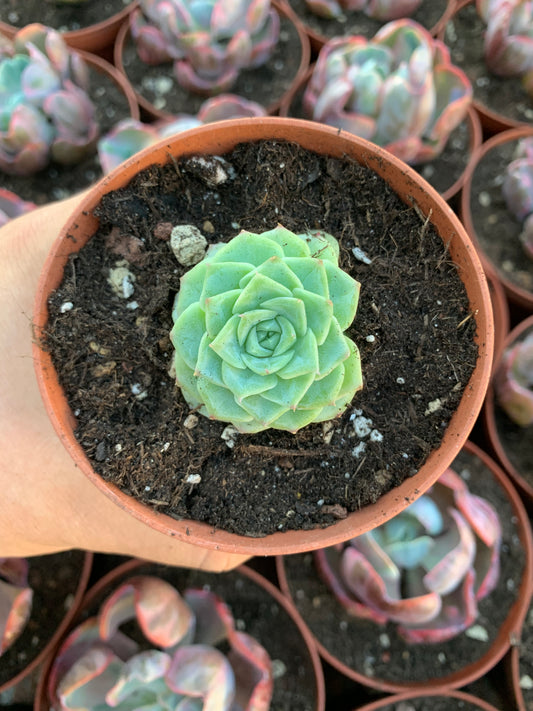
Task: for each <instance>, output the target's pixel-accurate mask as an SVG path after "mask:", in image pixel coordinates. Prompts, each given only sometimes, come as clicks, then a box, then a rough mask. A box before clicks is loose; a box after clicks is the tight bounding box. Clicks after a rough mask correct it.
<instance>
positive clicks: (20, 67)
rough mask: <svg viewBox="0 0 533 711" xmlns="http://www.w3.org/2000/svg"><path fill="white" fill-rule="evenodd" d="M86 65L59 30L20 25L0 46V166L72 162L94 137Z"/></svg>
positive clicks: (14, 170) (31, 167) (23, 171)
mask: <svg viewBox="0 0 533 711" xmlns="http://www.w3.org/2000/svg"><path fill="white" fill-rule="evenodd" d="M87 82H88V70H87V67H86V65H85V63H84V62H83V60H82V59H81V57H80V56H79V55H78V54H77V53H75V52H72V51H71V50H70V49H69V48H68V46H67V45H66V44H65V42H64V40H63V39H62V37H61V35H60V34H59V33H58V32H56V31H55V30H52V29H50V28H46V27H44V26H43V25H39V24H33V25H28V26H26V27H24V28H23V29H22V30H20V31H19V32H18V33H17V34H16V35H15V38H14V40H13V42H12V43H11V44H9V43H7V42H6V43H3V44H2V49H1V51H0V170H3V171H4V172H5V173H9V174H14V175H30V174H32V173H35V172H38V171H39V170H42V169H43V168H44V167H46V165H48V163H49V162H50V160H55V161H56V162H58V163H63V164H71V163H76V162H78V161H79V160H81V159H82V158H84V157H85V156H86V155H88V154H90V153H93V152H94V150H95V148H96V140H97V137H98V125H97V123H96V121H95V117H94V106H93V104H92V102H91V100H90V98H89V96H88V94H87V87H88V83H87Z"/></svg>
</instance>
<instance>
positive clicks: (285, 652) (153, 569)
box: [84, 563, 317, 711]
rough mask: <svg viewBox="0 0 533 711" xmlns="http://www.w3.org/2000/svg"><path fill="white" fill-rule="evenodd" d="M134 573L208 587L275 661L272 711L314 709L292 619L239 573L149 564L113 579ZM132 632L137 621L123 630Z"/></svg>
mask: <svg viewBox="0 0 533 711" xmlns="http://www.w3.org/2000/svg"><path fill="white" fill-rule="evenodd" d="M133 575H156V576H159V577H161V578H163V579H165V580H167V581H168V582H170V583H171V584H172V585H174V586H175V587H176V588H177V589H178V590H179V591H180V592H182V593H183V591H184V590H185V589H187V588H206V589H209V590H211V591H212V592H214V593H215V594H217V595H218V596H219V597H221V598H222V599H223V600H224V601H225V602H226V603H227V604H228V606H229V608H230V610H231V612H232V614H233V617H234V619H235V622H236V627H237V629H239V630H241V631H242V632H247V633H248V634H250V635H251V636H252V637H254V639H256V640H257V641H258V642H259V643H260V644H261V645H262V646H263V647H264V648H265V649H266V651H267V652H268V655H269V657H270V659H271V660H272V662H273V674H274V690H273V696H272V702H271V705H270V708H271V709H272V711H315V709H316V704H317V685H316V677H315V672H314V668H313V662H312V658H311V656H310V654H309V650H308V648H307V646H306V644H305V641H304V639H303V638H302V635H301V633H300V630H299V629H298V627H297V625H296V623H295V622H294V620H293V619H292V618H291V616H290V615H289V614H288V613H287V611H286V610H285V609H284V608H283V607H282V606H281V605H280V604H279V603H278V602H277V601H276V600H275V599H274V598H273V597H272V596H271V595H270V594H269V593H268V592H267V591H266V590H265V589H263V588H262V587H261V586H260V585H258V584H257V583H256V582H254V581H253V580H250V579H249V578H248V577H246V576H245V575H244V574H242V573H240V572H239V571H238V570H237V571H231V572H228V573H206V572H202V571H197V570H186V569H184V568H176V567H170V566H164V565H157V564H151V563H147V564H144V565H142V566H141V567H139V568H135V570H134V571H133V572H129V573H125V574H124V575H123V576H122V577H121V578H119V579H117V581H116V583H113V589H114V588H115V587H116V586H117V585H118V584H119V583H120V581H121V580H125V579H127V578H130V577H132V576H133ZM111 591H112V589H111V588H109V589H104V590H103V591H102V592H101V594H100V595H99V596H97V597H96V598H94V599H93V600H91V606H90V609H89V610H88V611H86V612H85V613H84V616H87V615H88V614H90V615H92V614H95V613H96V611H97V610H98V608H99V606H100V605H101V603H102V602H103V600H104V599H105V598H106V597H107V596H108V595H109V594H110V593H111ZM124 631H125V632H126V633H129V634H135V625H133V624H132V625H131V626H130V628H126V627H125V628H124Z"/></svg>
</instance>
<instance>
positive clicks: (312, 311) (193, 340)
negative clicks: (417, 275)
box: [171, 225, 362, 432]
mask: <svg viewBox="0 0 533 711" xmlns="http://www.w3.org/2000/svg"><path fill="white" fill-rule="evenodd" d="M338 256H339V246H338V243H337V241H336V240H335V238H334V237H332V236H331V235H328V234H326V233H323V232H317V233H314V234H308V235H296V234H294V233H292V232H290V231H289V230H287V229H285V228H284V227H282V226H281V225H278V227H276V228H275V229H273V230H269V231H267V232H263V233H262V234H253V233H251V232H246V231H242V232H241V233H240V234H239V235H237V236H236V237H234V238H233V239H232V240H230V241H229V242H228V243H226V244H220V245H217V246H216V247H215V248H214V249H211V251H209V252H208V253H207V255H206V257H205V258H204V259H203V260H202V261H201V262H200V263H198V264H196V265H195V266H194V267H193V268H192V269H190V270H189V271H188V272H186V273H185V275H184V276H183V277H182V279H181V285H180V290H179V292H178V294H177V297H176V303H175V306H174V310H173V318H174V327H173V329H172V331H171V340H172V343H173V345H174V348H175V358H174V369H175V374H176V380H177V383H178V385H179V386H180V388H181V391H182V393H183V396H184V398H185V400H186V401H187V402H188V404H189V405H190V406H191V408H199V411H200V412H201V413H202V414H204V415H206V416H207V417H210V418H213V419H217V420H222V421H224V422H230V423H232V424H233V425H234V426H235V427H236V428H237V429H238V430H239V431H241V432H258V431H260V430H264V429H267V428H269V427H272V428H275V429H282V430H289V431H291V432H295V431H296V430H298V429H300V428H301V427H304V426H305V425H308V424H309V423H310V422H321V421H324V420H330V419H333V418H334V417H336V416H337V415H340V414H341V413H342V412H344V410H345V409H346V408H347V407H348V405H349V403H350V402H351V400H352V398H353V396H354V394H355V392H356V391H357V390H358V389H359V388H360V387H361V386H362V375H361V365H360V358H359V351H358V349H357V346H356V345H355V343H353V341H351V340H350V339H349V338H348V337H347V336H346V335H345V334H344V331H345V330H346V329H347V328H348V327H349V326H350V325H351V323H352V321H353V319H354V316H355V312H356V309H357V303H358V298H359V287H360V285H359V283H358V282H357V281H355V279H353V278H352V277H351V276H349V275H348V274H346V272H344V271H342V269H340V268H339V266H338Z"/></svg>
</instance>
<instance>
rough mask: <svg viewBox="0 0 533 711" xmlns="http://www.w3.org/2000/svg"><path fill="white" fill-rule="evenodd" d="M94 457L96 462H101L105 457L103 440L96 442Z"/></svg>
mask: <svg viewBox="0 0 533 711" xmlns="http://www.w3.org/2000/svg"><path fill="white" fill-rule="evenodd" d="M94 458H95V459H96V461H97V462H103V461H104V459H105V458H106V444H105V442H104V441H103V440H102V441H101V442H99V443H98V445H97V447H96V451H95V453H94Z"/></svg>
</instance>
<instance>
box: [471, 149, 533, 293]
mask: <svg viewBox="0 0 533 711" xmlns="http://www.w3.org/2000/svg"><path fill="white" fill-rule="evenodd" d="M517 145H518V141H507V142H505V143H503V144H500V145H498V146H495V147H494V148H492V149H491V150H490V151H488V153H486V155H485V156H484V157H483V158H482V159H481V160H480V161H479V163H478V165H477V166H476V169H475V170H474V174H473V176H472V185H471V191H470V212H471V215H472V224H473V227H474V230H475V235H474V236H475V238H476V239H477V241H478V242H479V246H480V247H481V250H482V252H483V253H484V254H485V256H486V257H487V259H488V260H489V261H490V263H491V264H492V265H493V267H494V269H495V270H496V272H497V273H498V274H499V275H500V277H502V278H504V279H506V280H508V281H510V282H512V283H513V284H515V285H516V286H518V287H520V288H522V289H525V290H526V291H530V292H531V293H532V294H533V259H530V258H529V257H528V256H527V255H526V252H525V250H524V248H523V247H522V244H521V242H520V240H519V235H520V233H521V232H522V227H523V225H522V223H521V222H520V221H519V220H517V219H516V218H515V217H514V215H513V214H512V213H511V212H509V210H508V209H507V205H506V203H505V199H504V197H503V192H502V183H503V176H504V174H505V169H506V168H507V166H508V165H509V163H511V161H512V160H513V158H514V155H515V151H516V148H517Z"/></svg>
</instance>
